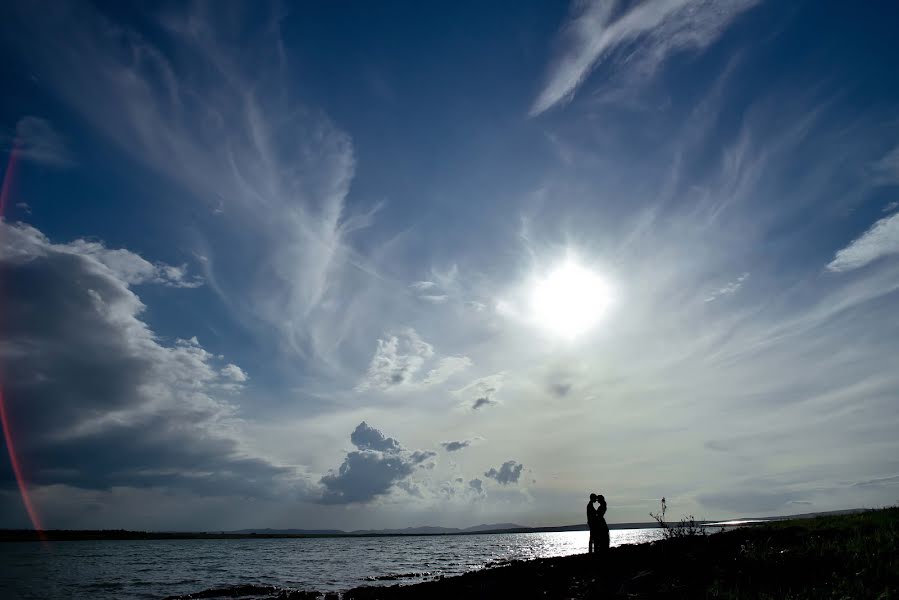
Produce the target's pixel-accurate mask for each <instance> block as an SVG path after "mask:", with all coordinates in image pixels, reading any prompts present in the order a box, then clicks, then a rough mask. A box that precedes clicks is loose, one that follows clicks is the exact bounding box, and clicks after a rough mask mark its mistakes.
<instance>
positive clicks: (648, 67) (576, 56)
mask: <svg viewBox="0 0 899 600" xmlns="http://www.w3.org/2000/svg"><path fill="white" fill-rule="evenodd" d="M757 3H758V0H725V1H720V0H648V1H647V2H641V3H635V4H632V5H626V4H625V3H623V2H620V1H617V0H610V1H603V0H592V1H589V2H575V3H572V15H571V19H570V20H569V22H568V23H566V25H565V26H564V28H563V33H562V40H561V52H560V55H559V56H558V58H557V59H556V61H555V63H554V64H553V66H552V67H551V69H550V71H549V74H548V76H547V78H546V83H545V85H544V86H543V89H542V90H541V91H540V94H539V95H538V96H537V99H536V100H535V101H534V104H533V106H532V107H531V115H538V114H540V113H542V112H544V111H546V110H548V109H550V108H552V107H553V106H555V105H556V104H559V103H561V102H565V101H567V100H569V99H570V98H571V97H572V96H573V95H574V93H575V91H576V90H577V88H578V87H579V86H580V85H581V84H582V83H583V82H584V80H585V79H586V78H587V76H588V75H589V74H590V72H591V71H592V70H593V69H595V68H596V67H597V66H598V65H600V64H601V63H603V62H605V61H610V62H612V61H614V62H615V63H616V65H617V66H620V67H621V68H622V69H623V70H626V71H629V72H631V73H632V74H635V75H636V76H639V77H647V76H651V75H652V74H654V73H655V72H656V70H657V69H658V67H659V66H661V65H662V64H663V63H664V62H665V61H666V60H667V59H668V58H669V57H670V56H671V55H673V54H675V53H677V52H680V51H683V50H703V49H704V48H706V47H707V46H709V45H710V44H712V43H713V42H714V41H715V40H717V39H718V38H719V37H720V35H721V33H722V32H723V31H724V30H725V29H726V28H727V27H728V26H729V25H730V23H731V22H732V21H733V20H734V19H735V18H736V17H737V16H738V15H739V14H740V13H742V12H743V11H745V10H747V9H748V8H750V7H752V6H753V5H755V4H757ZM632 76H633V75H632Z"/></svg>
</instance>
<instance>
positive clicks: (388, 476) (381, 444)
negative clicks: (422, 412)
mask: <svg viewBox="0 0 899 600" xmlns="http://www.w3.org/2000/svg"><path fill="white" fill-rule="evenodd" d="M350 441H351V442H353V445H355V446H356V448H358V450H353V451H351V452H348V453H347V455H346V458H344V460H343V464H341V465H340V468H339V469H338V470H337V471H336V472H335V471H331V472H329V473H328V474H327V475H325V476H324V477H322V478H321V485H322V486H323V488H324V490H323V494H322V496H321V499H320V501H321V502H322V503H323V504H349V503H352V502H368V501H370V500H373V499H374V498H376V497H378V496H381V495H384V494H386V493H388V492H389V491H390V490H391V489H393V488H394V487H395V486H396V487H400V488H402V489H404V490H406V492H407V493H410V494H413V495H416V494H415V493H414V492H413V490H417V488H416V487H415V486H414V485H412V484H410V483H409V482H407V481H406V479H407V478H408V477H409V476H410V475H412V473H413V472H414V470H415V468H416V467H419V466H420V467H425V468H429V467H432V466H433V463H429V462H428V461H429V460H430V459H432V458H434V457H435V456H436V455H437V453H436V452H433V451H431V450H415V451H409V450H405V449H404V448H403V447H402V446H401V445H400V443H399V442H397V441H396V440H395V439H393V438H389V437H386V436H384V434H383V433H381V432H380V431H378V430H377V429H375V428H373V427H371V426H369V425H368V424H367V423H366V422H365V421H363V422H362V423H360V424H359V425H358V426H356V429H355V430H354V431H353V433H352V434H350Z"/></svg>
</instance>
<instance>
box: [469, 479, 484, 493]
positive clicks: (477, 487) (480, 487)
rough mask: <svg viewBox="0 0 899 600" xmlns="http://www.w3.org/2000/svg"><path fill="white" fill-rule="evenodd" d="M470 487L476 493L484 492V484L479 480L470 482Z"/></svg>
mask: <svg viewBox="0 0 899 600" xmlns="http://www.w3.org/2000/svg"><path fill="white" fill-rule="evenodd" d="M468 487H470V488H471V489H473V490H474V491H476V492H477V493H479V494H482V493H483V492H484V482H483V481H481V480H480V479H477V478H475V479H472V480H471V481H469V482H468Z"/></svg>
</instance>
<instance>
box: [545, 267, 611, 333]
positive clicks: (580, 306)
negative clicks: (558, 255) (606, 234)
mask: <svg viewBox="0 0 899 600" xmlns="http://www.w3.org/2000/svg"><path fill="white" fill-rule="evenodd" d="M610 301H611V289H610V287H609V285H608V283H607V282H606V281H605V279H603V278H602V277H601V276H600V275H599V274H597V273H595V272H593V271H591V270H590V269H587V268H585V267H582V266H581V265H579V264H578V263H577V262H575V261H573V260H568V261H566V262H565V263H563V264H561V265H559V266H557V267H556V268H554V269H553V270H552V271H550V272H549V274H548V275H547V276H546V277H545V278H544V279H541V280H539V281H537V282H536V283H535V285H534V288H533V292H532V296H531V310H532V314H533V318H534V320H535V322H536V323H537V324H538V325H540V326H541V327H543V328H544V329H546V330H548V331H550V332H551V333H553V334H554V335H557V336H560V337H564V338H568V339H572V338H575V337H577V336H579V335H582V334H584V333H586V332H587V331H589V330H590V329H592V328H593V327H594V326H595V325H596V324H597V323H598V322H599V320H600V319H601V318H602V315H603V313H604V312H605V310H606V308H607V307H608V305H609V303H610Z"/></svg>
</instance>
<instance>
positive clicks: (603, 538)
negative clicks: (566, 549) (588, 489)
mask: <svg viewBox="0 0 899 600" xmlns="http://www.w3.org/2000/svg"><path fill="white" fill-rule="evenodd" d="M596 500H597V501H599V508H597V509H596V520H595V521H594V525H593V529H591V530H590V539H591V540H592V541H593V551H594V552H597V553H604V552H606V551H607V550H608V549H609V526H608V525H607V524H606V509H608V508H609V507H608V505H607V504H606V497H605V496H603V495H602V494H600V495H598V496H596Z"/></svg>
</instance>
